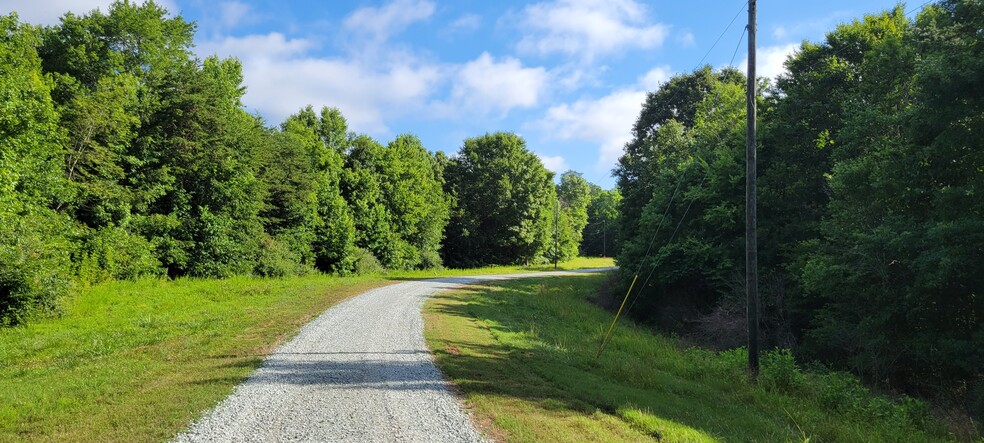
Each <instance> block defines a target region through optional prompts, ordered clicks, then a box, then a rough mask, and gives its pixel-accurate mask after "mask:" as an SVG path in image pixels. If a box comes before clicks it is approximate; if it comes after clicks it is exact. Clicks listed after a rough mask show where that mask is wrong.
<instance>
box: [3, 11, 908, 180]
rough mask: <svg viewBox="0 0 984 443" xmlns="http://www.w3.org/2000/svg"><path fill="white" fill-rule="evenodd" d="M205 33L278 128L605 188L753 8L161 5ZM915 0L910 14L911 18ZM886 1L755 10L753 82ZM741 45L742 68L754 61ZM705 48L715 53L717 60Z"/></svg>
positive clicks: (203, 40)
mask: <svg viewBox="0 0 984 443" xmlns="http://www.w3.org/2000/svg"><path fill="white" fill-rule="evenodd" d="M110 3H111V1H110V0H41V1H38V0H7V1H5V2H4V5H3V6H0V12H2V13H7V12H9V10H11V9H13V10H16V11H17V12H18V13H19V14H20V17H21V19H22V20H24V21H28V22H31V23H43V24H54V23H57V19H58V17H59V16H61V15H62V14H63V13H64V12H66V11H68V10H72V11H73V12H76V13H84V12H86V11H89V10H92V9H94V8H101V9H103V10H105V8H106V7H107V6H108V5H109V4H110ZM159 3H160V4H162V5H164V6H165V7H166V8H167V9H168V10H170V11H171V12H172V13H180V14H181V15H182V16H183V17H184V18H185V19H186V20H190V21H195V22H197V23H198V34H197V36H196V52H197V53H198V54H199V55H200V56H203V57H204V56H207V55H212V54H218V55H220V56H222V57H230V56H232V57H238V58H239V59H240V60H242V62H243V67H244V74H245V78H246V86H247V92H246V96H245V99H244V102H245V104H246V106H247V108H248V109H249V110H250V111H251V112H256V113H259V114H261V115H262V116H263V117H264V118H265V119H266V120H267V121H268V122H269V123H270V124H271V125H272V124H278V123H279V122H280V121H281V120H282V119H283V118H284V117H286V116H287V115H289V114H291V113H293V112H296V111H297V110H298V109H299V108H301V107H303V106H305V105H307V104H312V105H314V106H315V107H316V108H320V107H321V106H322V105H327V106H334V107H338V108H339V109H341V110H342V112H343V114H344V115H345V116H346V118H348V121H349V126H350V129H351V130H353V131H356V132H362V133H368V134H369V135H372V136H373V137H375V138H377V139H378V140H380V141H381V142H382V143H387V142H388V141H390V140H392V139H393V138H394V137H395V136H396V135H397V134H401V133H406V132H410V133H414V134H417V135H418V136H419V137H420V138H421V140H422V141H423V142H424V145H425V146H427V148H428V149H430V150H432V151H436V150H443V151H445V152H447V153H453V152H455V151H457V149H458V148H459V147H460V146H461V142H462V140H463V139H465V138H467V137H473V136H476V135H481V134H484V133H486V132H495V131H512V132H516V133H518V134H521V135H522V136H523V137H524V138H525V139H526V141H527V144H528V147H529V148H530V149H531V150H533V151H534V152H535V153H537V155H539V156H540V158H541V159H542V160H543V162H544V164H545V165H546V166H547V167H548V168H550V169H552V170H555V171H558V172H563V171H564V170H567V169H574V170H576V171H578V172H581V173H583V174H584V176H585V178H587V179H588V180H589V181H591V182H593V183H597V184H599V185H601V186H603V187H606V188H610V187H613V186H614V180H613V179H612V178H611V176H610V171H611V169H612V168H613V167H614V165H615V162H616V160H617V158H618V156H619V155H620V153H621V148H622V145H623V144H624V143H625V142H626V141H627V140H628V139H629V137H630V133H629V130H630V128H631V125H632V123H633V121H634V120H635V118H636V116H637V115H638V113H639V110H640V107H641V103H642V100H643V99H644V97H645V92H646V91H648V90H654V89H655V88H657V87H658V86H659V84H660V83H661V82H663V81H665V80H666V79H668V78H669V77H670V76H672V75H673V74H675V73H682V72H688V71H691V70H693V69H694V68H695V67H697V65H698V62H699V61H700V59H701V58H702V57H703V56H704V55H705V54H708V55H707V58H706V60H705V61H704V63H706V64H711V65H712V66H716V67H721V66H726V65H728V64H729V63H730V62H731V60H732V56H733V55H734V54H735V49H736V47H738V44H739V38H740V36H741V34H742V31H743V27H744V21H745V17H746V15H745V13H744V12H742V13H741V15H740V16H739V17H738V19H737V20H735V22H734V24H733V25H731V27H730V29H729V30H728V31H727V32H725V33H724V35H723V37H722V38H721V40H720V42H719V43H718V44H717V46H715V47H714V49H713V50H710V48H711V46H712V45H713V44H714V42H715V40H717V39H718V36H720V35H721V34H722V32H723V31H724V30H725V28H726V27H727V26H728V23H729V22H731V21H732V19H733V18H734V17H735V15H736V14H737V13H738V12H739V10H743V6H744V4H745V1H744V0H696V1H684V2H681V1H666V0H649V1H643V0H541V1H528V2H524V1H487V0H486V1H478V0H455V1H441V0H360V1H349V2H343V1H316V0H299V1H286V0H228V1H223V0H164V1H161V2H159ZM920 4H922V2H921V1H920V2H918V3H912V4H910V5H909V6H908V7H907V10H908V9H913V7H914V6H918V5H920ZM895 5H896V2H894V1H891V0H826V1H822V2H814V1H794V0H783V1H779V0H765V1H760V2H759V6H758V8H759V28H758V29H759V37H758V44H759V68H758V69H759V75H762V76H775V75H777V74H778V73H780V72H781V70H782V61H783V60H784V59H785V57H786V56H787V54H790V53H791V52H792V51H794V50H795V49H796V48H797V47H798V45H799V43H800V42H802V41H803V40H810V41H819V40H821V39H822V38H823V36H824V33H825V32H826V31H828V30H830V29H832V28H833V27H834V26H835V25H836V24H838V23H841V22H845V21H850V20H851V19H853V18H856V17H860V16H862V15H863V14H865V13H872V12H878V11H881V10H885V9H890V8H892V7H894V6H895ZM745 45H746V43H744V42H743V43H741V48H740V49H738V52H737V56H735V57H734V64H736V65H743V64H744V63H745V60H746V58H745V56H744V54H743V51H744V50H745ZM709 50H710V52H709V53H708V51H709Z"/></svg>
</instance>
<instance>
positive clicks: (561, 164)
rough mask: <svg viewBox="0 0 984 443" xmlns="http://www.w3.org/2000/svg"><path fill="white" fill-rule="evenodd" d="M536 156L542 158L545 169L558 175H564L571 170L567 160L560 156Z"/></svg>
mask: <svg viewBox="0 0 984 443" xmlns="http://www.w3.org/2000/svg"><path fill="white" fill-rule="evenodd" d="M536 156H537V157H540V162H541V163H543V167H545V168H547V169H549V170H551V171H553V172H556V173H558V174H562V173H564V172H567V170H569V169H571V168H570V166H568V165H567V160H565V159H564V157H562V156H560V155H554V156H550V155H540V154H537V155H536Z"/></svg>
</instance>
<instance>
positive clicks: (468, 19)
mask: <svg viewBox="0 0 984 443" xmlns="http://www.w3.org/2000/svg"><path fill="white" fill-rule="evenodd" d="M481 26H482V17H480V16H478V15H477V14H465V15H462V16H461V17H458V19H457V20H455V21H453V22H451V23H450V24H448V28H449V29H450V30H452V31H474V30H476V29H478V28H480V27H481Z"/></svg>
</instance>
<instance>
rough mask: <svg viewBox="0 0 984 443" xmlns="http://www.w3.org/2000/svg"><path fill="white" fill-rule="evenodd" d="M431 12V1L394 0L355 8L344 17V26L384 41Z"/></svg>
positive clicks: (428, 16)
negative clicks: (380, 4)
mask: <svg viewBox="0 0 984 443" xmlns="http://www.w3.org/2000/svg"><path fill="white" fill-rule="evenodd" d="M433 14H434V3H433V2H431V1H427V0H394V1H392V2H390V3H388V4H387V5H385V6H381V7H378V8H374V7H366V8H360V9H357V10H355V11H354V12H352V13H351V14H349V16H348V17H346V18H345V22H344V27H345V29H346V30H348V31H350V32H355V33H360V34H366V35H369V36H371V37H373V38H375V40H376V41H385V40H387V39H389V37H390V36H393V35H395V34H399V33H400V32H402V31H403V30H404V29H406V28H407V27H408V26H410V25H411V24H413V23H416V22H418V21H422V20H426V19H428V18H430V16H431V15H433Z"/></svg>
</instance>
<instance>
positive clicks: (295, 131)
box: [281, 106, 355, 273]
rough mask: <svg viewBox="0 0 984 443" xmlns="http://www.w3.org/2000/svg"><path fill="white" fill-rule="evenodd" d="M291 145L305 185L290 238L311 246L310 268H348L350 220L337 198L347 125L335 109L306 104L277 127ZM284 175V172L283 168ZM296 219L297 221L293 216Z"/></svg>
mask: <svg viewBox="0 0 984 443" xmlns="http://www.w3.org/2000/svg"><path fill="white" fill-rule="evenodd" d="M281 127H282V131H283V133H284V134H285V135H287V136H288V138H289V139H290V141H289V143H290V144H291V145H292V146H293V147H292V149H299V150H300V152H298V155H301V153H302V152H303V157H301V158H304V159H305V162H306V165H309V166H310V168H311V169H309V171H310V173H311V174H312V175H311V176H309V177H307V178H305V179H300V180H298V185H299V186H305V187H310V189H309V191H310V193H309V194H305V199H304V204H299V207H303V208H304V214H305V217H306V218H305V219H304V221H303V223H297V224H296V225H295V226H297V227H296V229H297V232H299V233H300V232H303V233H304V234H303V235H301V234H298V235H300V236H301V238H299V239H298V240H296V241H299V242H301V244H307V245H309V246H308V247H310V248H313V252H314V256H315V265H316V267H317V268H318V269H319V270H321V271H323V272H340V273H345V272H348V271H350V270H351V267H352V260H353V253H354V248H355V221H354V219H353V215H352V212H351V210H350V209H349V207H348V205H347V204H346V201H345V198H344V197H343V196H342V183H341V182H342V177H343V161H344V160H343V158H342V152H343V150H344V147H345V143H346V137H347V134H346V130H347V124H346V122H345V118H344V117H343V116H342V114H341V112H339V111H338V110H337V109H333V108H331V109H329V108H323V109H322V110H321V113H320V116H319V115H317V114H315V112H314V109H313V108H311V107H310V106H308V107H307V108H304V109H303V110H301V111H300V112H299V113H297V114H295V115H293V116H291V117H289V118H288V119H287V120H286V121H285V122H284V123H283V125H282V126H281ZM285 173H290V170H287V171H285ZM298 221H300V220H298Z"/></svg>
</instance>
